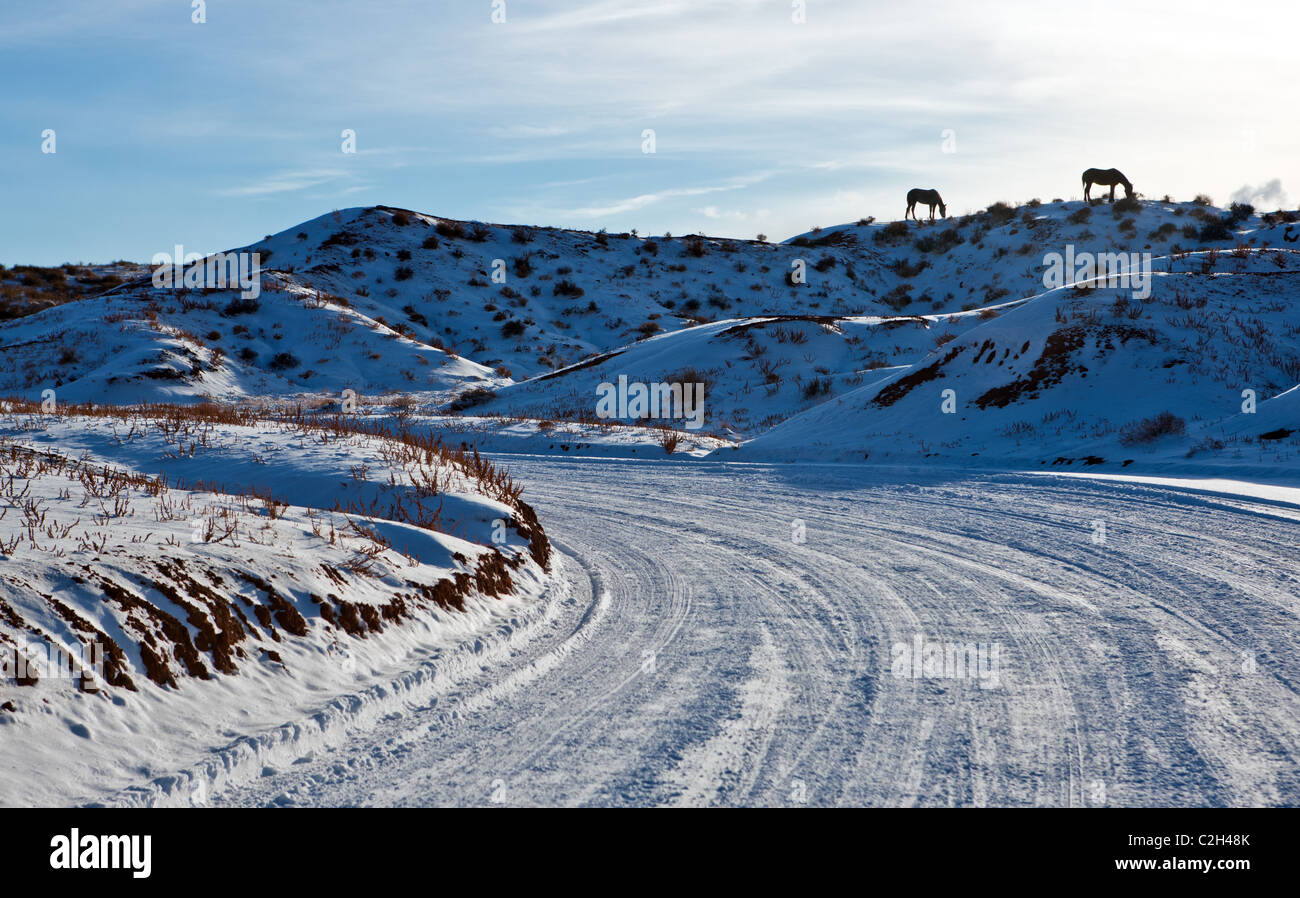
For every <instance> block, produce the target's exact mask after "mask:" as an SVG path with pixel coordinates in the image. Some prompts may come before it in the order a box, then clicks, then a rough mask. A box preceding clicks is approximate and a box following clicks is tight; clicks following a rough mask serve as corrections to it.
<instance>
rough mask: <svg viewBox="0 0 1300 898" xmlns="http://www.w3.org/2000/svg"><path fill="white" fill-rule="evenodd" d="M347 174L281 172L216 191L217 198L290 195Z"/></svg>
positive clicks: (332, 171) (326, 171)
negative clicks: (276, 194) (249, 182)
mask: <svg viewBox="0 0 1300 898" xmlns="http://www.w3.org/2000/svg"><path fill="white" fill-rule="evenodd" d="M348 175H349V172H347V171H344V170H342V169H315V170H311V171H292V172H281V173H278V174H274V175H268V176H267V177H265V178H262V179H261V180H259V181H255V182H253V183H252V184H244V185H242V186H239V187H227V188H224V189H221V190H218V191H217V194H218V195H219V196H243V197H249V196H268V195H270V194H275V193H290V192H292V191H296V190H306V189H307V188H309V187H317V186H319V185H321V184H328V183H329V182H331V181H337V180H339V179H340V178H345V177H348Z"/></svg>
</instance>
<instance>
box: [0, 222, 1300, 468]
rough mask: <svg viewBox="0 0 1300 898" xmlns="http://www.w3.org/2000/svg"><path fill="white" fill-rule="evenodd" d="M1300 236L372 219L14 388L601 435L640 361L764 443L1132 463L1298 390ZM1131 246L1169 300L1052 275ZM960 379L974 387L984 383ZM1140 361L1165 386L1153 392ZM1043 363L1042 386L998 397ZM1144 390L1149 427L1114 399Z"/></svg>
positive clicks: (1278, 231)
mask: <svg viewBox="0 0 1300 898" xmlns="http://www.w3.org/2000/svg"><path fill="white" fill-rule="evenodd" d="M1297 240H1300V216H1297V215H1296V214H1295V213H1272V214H1269V215H1264V216H1260V215H1256V214H1254V213H1253V211H1251V210H1249V209H1247V208H1244V207H1236V206H1234V207H1233V208H1232V209H1229V210H1221V209H1217V208H1215V207H1213V206H1210V205H1208V204H1206V203H1205V202H1204V201H1202V202H1191V203H1176V202H1173V201H1169V200H1165V201H1144V202H1140V203H1139V202H1135V201H1120V202H1117V203H1114V204H1104V203H1103V204H1096V205H1087V204H1084V203H1081V202H1077V201H1069V202H1065V201H1057V202H1052V203H1040V202H1037V201H1032V202H1030V203H1028V204H1024V205H1020V206H1013V205H1008V204H1003V203H997V204H994V205H993V206H990V207H989V208H988V209H986V210H983V211H981V212H977V213H973V214H968V215H962V216H954V217H953V218H952V219H949V220H947V221H937V222H934V223H928V222H926V223H915V222H899V221H894V222H888V223H877V222H875V221H874V220H871V219H863V220H862V221H859V222H857V223H855V224H847V225H840V226H835V227H829V228H825V229H815V230H813V231H810V232H808V233H806V234H802V235H799V236H797V237H794V238H792V239H791V240H788V241H786V242H785V243H781V244H770V243H766V242H759V241H742V240H725V239H712V238H708V237H704V236H699V235H694V236H687V237H667V236H662V237H654V238H648V237H642V236H637V235H634V234H630V233H629V234H607V233H604V232H601V233H590V232H583V231H573V230H563V229H555V228H544V227H532V226H505V225H490V224H484V223H480V222H463V221H456V220H451V219H445V218H438V217H435V216H432V215H426V214H422V213H417V212H414V211H411V210H405V209H399V208H396V207H388V206H380V207H367V208H354V209H345V210H340V211H336V212H333V213H329V214H326V215H322V216H320V217H319V218H316V219H313V220H311V221H309V222H306V223H304V224H302V225H300V226H297V227H294V228H289V229H287V230H285V231H283V232H281V233H279V234H275V235H269V236H267V237H266V238H265V239H263V240H261V241H258V242H256V243H252V244H249V245H247V246H245V247H240V248H237V249H236V250H234V251H235V252H244V253H250V254H251V253H257V254H258V255H259V257H260V260H261V265H262V268H263V271H262V276H261V280H262V285H261V293H260V296H259V297H258V298H256V299H251V300H250V299H247V298H242V297H241V295H240V293H239V292H238V291H237V290H234V289H213V288H210V287H202V288H197V289H188V288H173V287H170V286H163V287H157V286H154V285H153V284H152V283H151V282H150V279H149V278H147V277H146V278H140V279H137V280H135V281H133V282H130V283H127V284H124V285H121V286H118V287H115V288H113V289H111V290H110V291H109V292H108V293H107V294H105V295H102V296H95V297H91V298H85V299H80V300H75V301H72V302H67V303H64V304H62V305H58V306H56V307H53V308H49V309H46V310H44V311H41V312H39V313H36V314H32V315H28V316H25V317H23V318H20V319H18V320H16V321H12V322H9V323H7V324H6V325H5V326H4V334H3V338H2V339H0V359H3V360H4V362H5V364H4V365H3V366H0V394H5V395H13V396H22V397H24V398H27V399H38V398H40V397H41V396H42V395H43V394H44V391H45V390H54V391H55V392H54V395H55V397H56V398H57V400H58V401H73V402H76V401H94V402H114V403H117V402H128V403H129V402H138V401H167V402H197V401H204V400H216V401H235V402H264V401H266V400H277V399H278V400H292V401H297V402H306V403H307V404H308V405H310V406H313V407H320V406H325V407H328V408H337V407H338V405H339V404H340V403H342V402H344V401H345V400H347V399H348V397H351V401H356V402H358V403H361V404H363V405H368V406H369V407H370V408H371V409H372V410H381V411H382V410H386V409H392V408H397V407H401V408H404V409H406V410H408V411H409V410H416V411H419V412H422V413H424V414H426V415H427V414H429V413H437V412H443V413H446V412H451V413H468V414H471V415H474V416H480V419H481V416H484V415H486V416H496V418H497V420H499V421H503V422H518V421H519V420H520V419H522V418H527V419H530V420H532V421H534V422H537V423H538V424H539V426H541V427H543V428H544V427H546V426H549V422H568V423H569V426H573V427H577V428H578V431H577V433H578V436H579V437H581V436H582V435H583V434H584V433H585V434H586V435H588V436H590V437H592V438H593V440H596V441H599V440H598V437H599V433H600V426H602V425H607V424H608V423H610V422H609V420H608V419H602V418H601V417H600V416H598V414H597V409H596V398H597V397H596V393H597V388H598V387H599V385H600V384H601V383H613V382H615V381H617V379H618V378H619V377H620V376H622V377H625V378H627V379H628V380H629V381H645V382H656V383H658V382H682V383H687V382H695V383H702V384H703V385H704V389H705V397H706V398H705V402H704V408H705V411H704V415H705V426H704V432H706V433H709V434H713V435H715V436H717V437H722V438H725V439H727V440H732V441H743V440H751V439H752V440H754V442H753V444H752V445H751V446H750V447H749V448H750V450H751V451H752V453H753V454H754V455H755V457H758V456H763V457H773V458H789V457H796V456H798V455H799V453H800V452H801V451H803V450H802V449H801V447H816V449H815V454H816V455H817V456H818V457H821V456H823V455H826V454H830V455H832V456H834V457H842V458H854V459H859V458H862V457H863V456H864V454H866V453H871V452H873V451H875V452H876V453H877V455H879V453H880V452H886V453H887V454H891V455H908V456H914V457H918V458H925V457H927V456H933V455H935V454H942V455H948V456H963V457H972V455H973V454H975V453H978V454H979V456H980V457H989V456H990V455H992V456H995V457H1003V456H1005V457H1007V458H1011V457H1017V458H1033V459H1034V460H1041V459H1042V458H1043V457H1045V456H1048V455H1050V454H1051V453H1066V454H1070V453H1075V454H1079V453H1090V452H1092V450H1090V449H1088V446H1087V445H1086V444H1088V442H1089V440H1091V439H1099V440H1102V443H1103V445H1102V446H1101V447H1100V448H1101V449H1106V450H1107V451H1105V452H1100V451H1099V452H1098V453H1097V454H1099V455H1102V456H1105V457H1108V458H1109V457H1111V456H1113V455H1115V449H1114V446H1113V440H1112V441H1111V443H1109V444H1108V443H1106V440H1105V439H1104V438H1105V437H1106V436H1107V435H1108V434H1117V433H1118V432H1119V431H1120V430H1121V429H1122V428H1124V427H1125V426H1127V425H1130V424H1134V423H1135V422H1137V421H1139V420H1140V419H1142V418H1145V417H1149V416H1151V415H1158V414H1160V413H1162V412H1169V413H1170V414H1172V415H1173V416H1175V417H1178V418H1182V419H1183V420H1184V421H1185V422H1187V426H1188V427H1189V428H1190V429H1192V430H1195V429H1196V428H1197V427H1198V426H1199V425H1200V424H1201V423H1202V422H1211V421H1217V422H1219V426H1220V427H1221V428H1226V430H1224V433H1225V434H1226V433H1229V432H1230V431H1231V432H1233V433H1235V431H1233V430H1232V428H1233V427H1234V426H1235V425H1233V424H1231V423H1230V422H1228V421H1227V420H1226V417H1227V416H1229V415H1230V414H1231V413H1232V411H1231V409H1230V408H1228V406H1227V404H1226V403H1227V400H1228V399H1230V398H1231V395H1229V394H1232V395H1236V396H1237V401H1238V403H1240V401H1241V396H1240V394H1241V391H1242V390H1244V389H1253V390H1255V391H1256V400H1257V402H1258V403H1259V404H1260V406H1261V407H1263V406H1264V405H1265V404H1267V403H1268V402H1269V401H1270V400H1271V399H1272V398H1273V397H1275V396H1277V395H1279V394H1280V393H1282V392H1284V391H1285V390H1286V389H1289V388H1290V387H1293V386H1295V385H1296V383H1297V381H1298V380H1300V375H1298V374H1297V373H1296V367H1297V363H1296V362H1295V358H1296V351H1295V342H1294V338H1295V331H1294V321H1295V316H1294V314H1293V312H1292V309H1293V306H1294V302H1293V297H1294V295H1295V290H1294V288H1293V285H1294V283H1295V281H1294V277H1293V273H1294V271H1295V270H1296V268H1297V265H1300V262H1297V261H1296V260H1297V258H1298V257H1297V256H1296V255H1295V252H1294V247H1293V246H1292V244H1294V243H1295V242H1296V241H1297ZM1116 253H1122V254H1124V255H1125V258H1126V259H1127V258H1130V257H1131V256H1130V254H1139V259H1140V257H1141V254H1147V255H1148V257H1149V259H1150V264H1151V269H1152V270H1151V272H1150V274H1149V276H1148V278H1147V280H1148V283H1147V288H1150V289H1151V290H1153V291H1154V294H1153V296H1151V297H1150V298H1140V299H1133V298H1132V297H1133V296H1135V295H1142V296H1145V292H1146V290H1145V289H1144V290H1141V291H1135V290H1134V289H1133V287H1132V285H1129V286H1128V287H1126V288H1124V289H1118V288H1107V287H1105V285H1103V286H1102V287H1100V288H1098V289H1095V290H1092V291H1091V292H1087V293H1084V292H1083V290H1082V289H1081V288H1080V287H1079V286H1078V285H1075V283H1074V282H1075V281H1076V280H1079V278H1078V277H1077V276H1076V275H1075V273H1074V272H1073V271H1071V272H1066V273H1065V274H1064V275H1063V276H1061V277H1060V283H1059V285H1058V284H1054V283H1052V280H1051V277H1050V276H1049V269H1050V267H1051V262H1050V260H1051V259H1053V258H1054V257H1057V258H1059V257H1061V256H1067V257H1068V258H1071V259H1075V258H1081V257H1083V256H1084V255H1085V254H1093V255H1097V256H1101V255H1105V254H1116ZM1125 297H1128V298H1127V299H1126V298H1125ZM1260 328H1263V329H1264V330H1259V329H1260ZM1252 329H1253V330H1252ZM1058 334H1059V336H1055V337H1054V335H1058ZM1116 337H1119V338H1120V339H1118V342H1117V343H1116V342H1115V338H1116ZM1079 340H1083V341H1084V342H1085V343H1087V344H1088V345H1087V346H1086V347H1085V346H1084V345H1083V344H1079V345H1078V346H1076V345H1075V343H1077V342H1078V341H1079ZM972 341H974V342H972ZM984 341H992V343H991V345H995V346H996V347H997V348H998V353H999V358H998V360H997V361H996V362H990V361H989V360H990V359H991V358H992V350H986V351H985V352H984V353H982V354H981V353H980V352H979V346H981V345H983V344H984ZM1098 341H1101V342H1098ZM1013 344H1014V345H1013ZM1065 344H1069V348H1068V349H1066V348H1064V345H1065ZM1112 344H1113V346H1114V350H1113V352H1112ZM1096 352H1102V353H1103V354H1105V355H1106V357H1107V359H1108V361H1107V362H1106V364H1105V366H1104V369H1105V370H1104V371H1103V370H1101V369H1098V370H1096V371H1093V372H1091V376H1090V378H1089V377H1086V376H1084V374H1085V373H1086V372H1084V371H1081V370H1079V371H1074V372H1073V373H1071V374H1069V375H1067V374H1066V373H1064V372H1062V373H1061V376H1060V377H1059V378H1057V377H1055V376H1053V377H1051V378H1048V379H1049V380H1051V383H1048V384H1043V383H1041V381H1042V379H1043V378H1044V377H1045V376H1046V374H1045V373H1044V371H1043V370H1042V367H1041V366H1046V367H1048V368H1050V367H1051V366H1052V365H1053V364H1054V362H1053V359H1054V358H1057V357H1058V355H1059V354H1061V353H1068V354H1070V355H1072V356H1073V355H1077V354H1080V353H1084V354H1089V353H1096ZM1013 354H1014V357H1013ZM1045 354H1046V355H1045ZM1180 357H1181V358H1184V359H1185V360H1186V361H1187V364H1185V365H1182V366H1181V367H1180V363H1179V362H1177V361H1176V360H1177V359H1178V358H1180ZM945 359H948V361H944V360H945ZM1165 362H1170V368H1168V369H1165V368H1162V367H1160V366H1161V365H1163V364H1164V363H1165ZM936 363H937V364H938V366H939V368H937V369H936V368H934V367H933V366H934V365H935V364H936ZM1035 365H1040V367H1039V368H1035ZM976 366H982V367H980V370H979V371H976V370H975V368H976ZM989 366H991V367H989ZM1068 366H1069V367H1073V368H1082V367H1088V366H1087V364H1086V363H1085V362H1082V361H1078V360H1076V361H1074V362H1070V363H1068ZM966 369H970V370H969V371H966ZM940 371H941V374H942V377H940V376H939V372H940ZM959 372H962V373H965V374H969V375H970V378H965V377H963V378H962V380H961V383H960V384H958V382H957V377H958V374H959ZM1003 375H1007V376H1006V377H1003ZM1129 375H1132V376H1134V377H1144V378H1151V379H1153V380H1154V381H1155V382H1154V383H1151V384H1146V385H1145V386H1144V388H1143V390H1142V391H1140V393H1141V395H1130V391H1127V390H1126V387H1125V384H1124V378H1125V377H1126V376H1129ZM932 376H933V377H935V378H937V379H942V380H952V381H953V382H952V383H947V384H944V386H945V387H952V388H954V389H956V387H957V386H960V387H961V391H960V393H959V395H958V402H959V403H960V404H961V407H962V409H963V412H962V414H958V415H957V416H956V418H953V419H951V420H949V419H946V418H945V419H940V423H938V424H935V422H934V421H933V420H932V419H933V415H932V414H931V411H932V410H933V409H934V408H937V407H938V403H937V402H936V401H934V400H933V397H930V396H929V393H928V392H927V391H926V390H919V389H917V390H914V389H911V387H910V386H909V385H912V384H920V383H925V382H926V381H927V380H928V379H929V378H931V377H932ZM999 378H1002V380H999ZM1017 378H1020V379H1022V380H1025V379H1027V380H1025V383H1029V384H1032V386H1033V388H1032V389H1030V388H1027V387H1024V386H1022V387H1018V388H1014V389H1013V388H1010V387H1009V389H1010V390H1011V392H1009V393H1008V394H1007V395H1006V396H1001V397H997V401H994V397H990V398H989V399H987V400H983V401H981V402H979V403H978V404H975V405H972V403H974V402H975V401H976V400H979V399H980V398H981V397H983V396H984V395H985V394H986V393H988V392H989V391H990V390H992V389H994V388H995V387H997V386H999V384H1003V382H1005V384H1008V385H1009V384H1012V383H1014V382H1016V381H1017ZM890 384H898V386H893V387H889V386H888V385H890ZM886 387H888V388H889V392H888V393H886V394H885V396H884V398H883V399H882V400H881V401H876V395H877V392H878V391H879V390H880V389H884V388H886ZM1047 388H1050V391H1049V392H1045V389H1047ZM349 390H350V391H352V392H351V393H346V392H345V391H349ZM899 391H902V392H899ZM1117 391H1118V392H1117ZM1186 391H1197V392H1196V394H1195V395H1194V396H1190V395H1188V394H1187V392H1186ZM1205 391H1209V392H1208V393H1206V392H1205ZM969 393H973V395H967V394H969ZM1118 396H1123V398H1124V402H1125V407H1124V414H1123V415H1121V414H1120V413H1119V412H1118V411H1116V412H1115V413H1113V414H1107V415H1098V414H1094V410H1095V409H1097V408H1102V407H1109V406H1113V405H1114V404H1115V402H1116V401H1117V397H1118ZM1027 403H1028V405H1027ZM1035 403H1036V404H1035ZM1031 405H1032V406H1033V407H1032V408H1031V407H1030V406H1031ZM972 409H978V410H979V411H980V412H981V413H983V412H986V411H988V410H989V409H993V410H995V413H991V414H987V415H983V416H982V417H979V418H978V419H976V418H972V417H971V410H972ZM1053 412H1054V413H1055V415H1056V416H1057V417H1053V418H1047V417H1046V416H1048V415H1049V414H1051V413H1053ZM792 416H793V417H792ZM963 417H965V418H968V419H969V421H968V422H967V423H969V425H970V426H969V427H966V428H964V429H961V430H960V432H959V431H958V430H956V429H954V428H953V427H952V426H951V425H952V424H953V422H954V421H958V422H960V421H961V419H962V418H963ZM1058 418H1060V420H1059V421H1058V420H1057V419H1058ZM787 419H789V420H788V421H787ZM621 420H622V421H623V422H624V423H650V424H655V425H659V426H669V427H676V428H679V429H680V428H681V422H680V421H674V420H672V419H668V420H657V421H649V422H647V421H642V420H638V419H635V418H634V417H632V416H630V415H625V416H623V418H622V419H621ZM782 422H786V423H784V424H783V423H782ZM977 422H982V423H977ZM778 425H780V426H779V427H778ZM1243 426H1245V427H1246V431H1243V433H1246V432H1247V431H1249V426H1248V425H1243ZM1289 426H1290V425H1289V424H1288V423H1287V422H1285V421H1284V422H1283V425H1282V427H1283V429H1286V428H1287V427H1289ZM774 427H776V428H777V429H776V430H773V431H772V432H771V433H768V431H769V430H771V429H772V428H774ZM584 428H585V430H584ZM1273 429H1276V428H1273ZM464 430H465V429H464V428H456V427H451V428H449V429H448V432H462V433H463V432H464ZM506 432H508V431H506V430H505V429H504V428H501V427H499V428H497V429H496V433H497V435H498V436H500V435H501V434H503V433H506ZM511 432H512V431H511ZM537 432H538V431H537V430H533V431H531V433H532V435H534V436H535V435H536V434H537ZM1216 433H1217V431H1216ZM1247 435H1248V434H1247ZM1242 439H1244V436H1243V437H1242ZM882 440H883V441H885V442H886V443H888V444H889V445H888V446H884V445H882V444H881V441H882ZM1214 440H1218V441H1220V442H1222V441H1223V437H1222V436H1212V435H1210V434H1208V433H1207V434H1206V435H1204V438H1203V439H1202V440H1201V443H1198V445H1201V444H1202V443H1203V445H1205V446H1207V447H1213V446H1214V445H1215V443H1214ZM530 445H531V444H530ZM547 445H549V444H547ZM697 445H702V444H698V443H697ZM1162 445H1163V444H1162ZM873 447H875V448H874V450H873ZM1230 451H1231V450H1230Z"/></svg>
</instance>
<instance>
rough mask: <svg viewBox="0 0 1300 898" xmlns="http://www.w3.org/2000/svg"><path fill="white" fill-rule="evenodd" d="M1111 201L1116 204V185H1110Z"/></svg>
mask: <svg viewBox="0 0 1300 898" xmlns="http://www.w3.org/2000/svg"><path fill="white" fill-rule="evenodd" d="M1110 201H1111V202H1112V203H1113V202H1115V185H1114V184H1112V185H1110Z"/></svg>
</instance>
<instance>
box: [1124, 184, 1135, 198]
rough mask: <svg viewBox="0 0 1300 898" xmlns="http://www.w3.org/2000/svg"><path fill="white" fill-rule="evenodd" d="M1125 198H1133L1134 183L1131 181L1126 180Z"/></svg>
mask: <svg viewBox="0 0 1300 898" xmlns="http://www.w3.org/2000/svg"><path fill="white" fill-rule="evenodd" d="M1124 198H1125V199H1128V200H1131V199H1133V184H1132V183H1131V182H1129V181H1125V182H1124Z"/></svg>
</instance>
